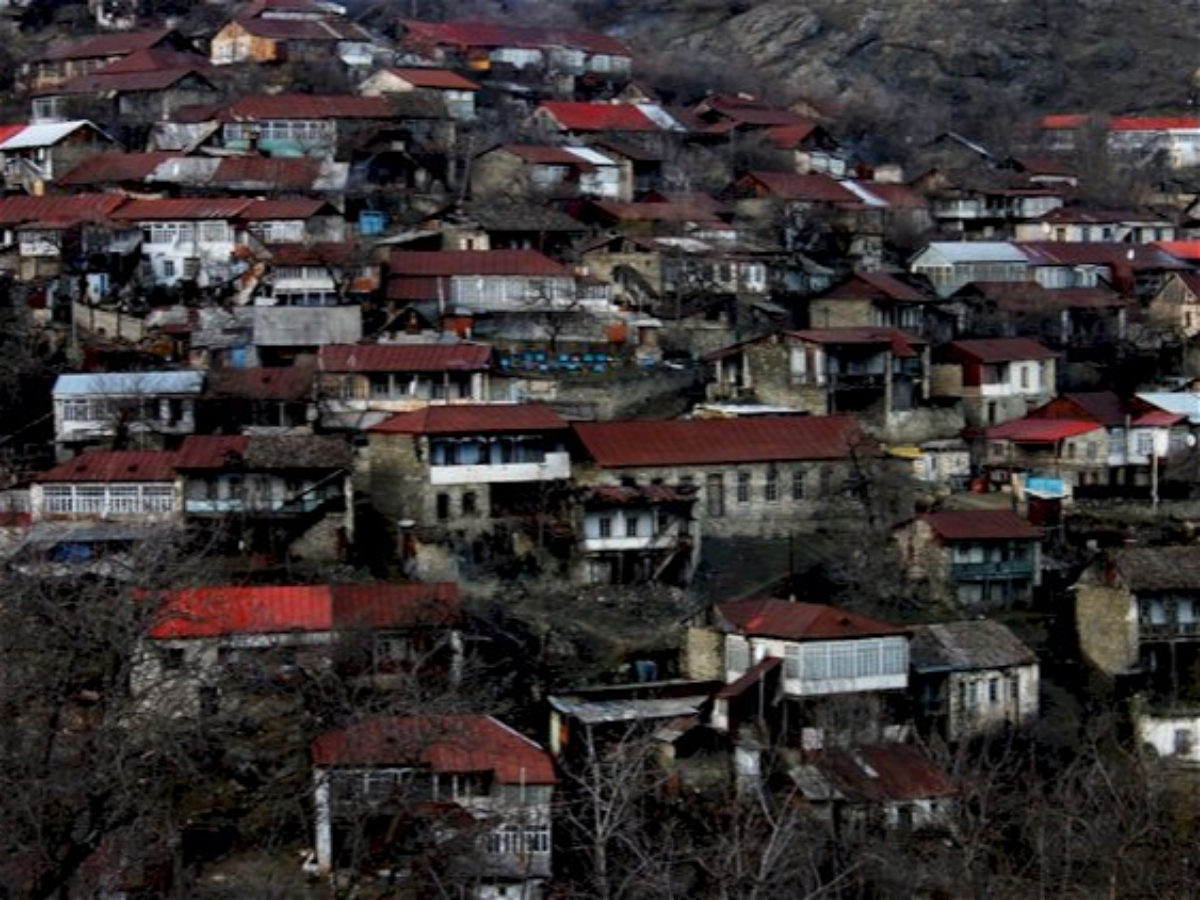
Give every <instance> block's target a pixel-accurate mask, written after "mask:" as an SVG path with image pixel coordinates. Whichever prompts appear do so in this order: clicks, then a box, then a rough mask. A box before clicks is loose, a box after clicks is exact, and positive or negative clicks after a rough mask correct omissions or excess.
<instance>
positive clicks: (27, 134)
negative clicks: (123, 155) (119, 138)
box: [0, 119, 115, 153]
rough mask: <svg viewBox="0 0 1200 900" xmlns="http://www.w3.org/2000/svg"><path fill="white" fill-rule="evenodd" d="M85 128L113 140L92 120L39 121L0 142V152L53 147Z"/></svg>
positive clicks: (110, 140)
mask: <svg viewBox="0 0 1200 900" xmlns="http://www.w3.org/2000/svg"><path fill="white" fill-rule="evenodd" d="M84 130H88V131H93V132H95V133H96V134H98V135H99V136H100V137H102V138H105V139H106V140H108V141H109V142H113V140H112V138H111V137H109V136H108V135H107V134H105V133H104V132H103V131H101V130H100V129H99V128H97V127H96V126H95V125H93V124H92V123H91V122H88V121H85V120H82V119H80V120H76V121H73V122H38V123H37V124H34V125H26V126H25V127H24V128H22V129H21V130H20V131H18V132H17V133H16V134H14V135H12V137H10V138H8V139H7V140H5V141H4V143H2V144H0V153H9V152H11V151H13V150H33V149H37V148H38V147H52V146H54V145H55V144H57V143H58V142H59V141H61V140H62V139H63V138H66V137H70V136H71V135H72V134H74V133H75V132H77V131H84ZM113 143H115V142H113Z"/></svg>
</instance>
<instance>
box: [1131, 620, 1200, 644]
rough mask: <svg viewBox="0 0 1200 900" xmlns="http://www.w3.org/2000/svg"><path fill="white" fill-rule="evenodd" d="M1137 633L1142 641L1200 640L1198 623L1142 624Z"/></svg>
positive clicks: (1199, 625) (1199, 623)
mask: <svg viewBox="0 0 1200 900" xmlns="http://www.w3.org/2000/svg"><path fill="white" fill-rule="evenodd" d="M1138 633H1139V635H1140V636H1141V639H1142V640H1144V641H1153V640H1163V639H1175V638H1183V639H1189V640H1196V639H1200V622H1153V623H1150V622H1142V623H1141V624H1140V625H1139V626H1138Z"/></svg>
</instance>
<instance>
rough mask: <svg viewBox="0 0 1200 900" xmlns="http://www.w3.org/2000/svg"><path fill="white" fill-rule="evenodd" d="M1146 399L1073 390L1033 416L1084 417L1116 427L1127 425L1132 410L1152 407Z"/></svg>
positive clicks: (1050, 417) (1103, 392)
mask: <svg viewBox="0 0 1200 900" xmlns="http://www.w3.org/2000/svg"><path fill="white" fill-rule="evenodd" d="M1149 408H1150V407H1149V405H1148V404H1146V403H1144V402H1143V401H1139V400H1136V399H1135V400H1133V401H1131V403H1130V404H1126V403H1125V401H1123V400H1122V399H1121V398H1120V397H1119V396H1118V395H1117V394H1116V393H1114V392H1113V391H1072V392H1070V393H1066V394H1060V395H1059V396H1057V397H1055V398H1054V399H1053V400H1051V401H1050V402H1049V403H1045V404H1043V405H1042V406H1039V407H1038V408H1037V409H1035V410H1033V411H1031V412H1030V413H1029V418H1031V419H1082V420H1085V421H1089V422H1096V423H1098V424H1100V425H1107V426H1108V427H1110V428H1112V427H1115V426H1120V425H1124V424H1125V418H1126V416H1127V415H1129V414H1131V413H1135V414H1136V413H1142V412H1145V411H1146V410H1147V409H1149Z"/></svg>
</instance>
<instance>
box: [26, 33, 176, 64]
mask: <svg viewBox="0 0 1200 900" xmlns="http://www.w3.org/2000/svg"><path fill="white" fill-rule="evenodd" d="M170 34H171V32H170V31H169V30H166V29H160V30H157V31H135V32H125V33H123V34H102V35H99V36H97V37H93V38H86V39H84V40H80V41H71V42H70V43H67V44H61V45H58V46H55V47H51V48H50V49H49V50H47V51H46V52H45V53H44V54H42V55H41V56H40V57H37V61H39V62H40V61H43V60H44V61H46V62H51V61H55V60H68V59H96V58H100V57H106V56H126V55H127V54H130V53H133V52H135V51H137V50H145V49H147V48H149V47H153V46H155V45H156V44H159V43H161V42H162V41H163V40H164V39H166V38H167V37H168V36H169V35H170Z"/></svg>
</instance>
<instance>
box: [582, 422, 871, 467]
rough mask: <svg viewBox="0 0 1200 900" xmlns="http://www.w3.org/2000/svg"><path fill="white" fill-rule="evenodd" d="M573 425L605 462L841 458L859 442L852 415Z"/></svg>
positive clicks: (639, 463) (633, 464)
mask: <svg viewBox="0 0 1200 900" xmlns="http://www.w3.org/2000/svg"><path fill="white" fill-rule="evenodd" d="M573 427H574V429H575V433H576V434H577V435H578V437H579V439H580V440H581V441H582V442H583V445H584V447H585V449H586V450H587V452H588V453H589V454H590V455H591V457H592V458H593V459H594V460H595V461H596V462H597V464H599V465H600V466H602V467H604V468H633V467H641V466H677V465H715V464H725V463H739V462H772V461H785V460H816V459H845V458H847V456H848V455H849V454H850V451H851V449H852V448H854V447H859V446H861V444H862V434H861V432H860V431H859V428H858V423H857V421H856V420H855V419H854V417H853V416H753V417H745V418H734V419H677V420H671V421H649V420H646V421H625V422H580V423H576V424H575V425H574V426H573Z"/></svg>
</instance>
